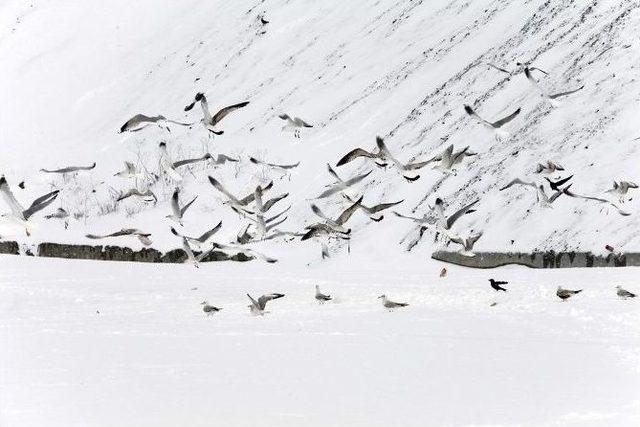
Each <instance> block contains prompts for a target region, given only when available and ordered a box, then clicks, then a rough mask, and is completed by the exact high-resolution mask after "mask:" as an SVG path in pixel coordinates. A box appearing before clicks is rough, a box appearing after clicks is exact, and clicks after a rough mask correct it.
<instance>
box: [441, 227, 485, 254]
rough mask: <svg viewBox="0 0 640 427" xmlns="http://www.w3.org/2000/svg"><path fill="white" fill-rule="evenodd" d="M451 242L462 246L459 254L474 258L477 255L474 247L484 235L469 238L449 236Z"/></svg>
mask: <svg viewBox="0 0 640 427" xmlns="http://www.w3.org/2000/svg"><path fill="white" fill-rule="evenodd" d="M448 237H449V240H450V241H451V242H453V243H457V244H459V245H462V248H460V250H459V251H458V253H459V254H460V255H462V256H466V257H470V258H473V257H475V256H476V254H474V253H473V245H475V243H476V242H477V241H478V240H479V239H480V237H482V233H478V234H474V235H471V236H469V237H467V238H463V237H459V236H448Z"/></svg>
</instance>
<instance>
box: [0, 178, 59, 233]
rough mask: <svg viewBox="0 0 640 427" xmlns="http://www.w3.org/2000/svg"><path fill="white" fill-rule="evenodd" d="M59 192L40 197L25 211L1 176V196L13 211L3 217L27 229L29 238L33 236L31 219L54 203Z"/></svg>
mask: <svg viewBox="0 0 640 427" xmlns="http://www.w3.org/2000/svg"><path fill="white" fill-rule="evenodd" d="M59 192H60V191H59V190H56V191H52V192H50V193H47V194H45V195H44V196H40V197H38V198H37V199H35V200H34V201H33V202H32V203H31V206H29V208H27V209H25V208H23V207H22V205H21V204H20V203H19V202H18V200H16V198H15V196H14V195H13V193H12V192H11V189H10V188H9V184H8V183H7V180H6V179H5V177H4V176H0V195H2V198H3V199H4V201H5V202H6V203H7V205H9V208H10V209H11V213H10V214H3V215H2V216H3V217H7V218H10V219H12V220H13V221H15V222H17V223H19V224H20V225H22V226H23V227H24V228H25V232H26V233H27V236H30V235H31V230H30V228H31V226H32V225H33V224H32V223H31V222H30V221H29V220H30V218H31V217H32V216H33V214H35V213H36V212H38V211H41V210H42V209H44V208H46V207H47V206H49V205H50V204H51V203H53V201H54V200H55V199H56V197H58V193H59Z"/></svg>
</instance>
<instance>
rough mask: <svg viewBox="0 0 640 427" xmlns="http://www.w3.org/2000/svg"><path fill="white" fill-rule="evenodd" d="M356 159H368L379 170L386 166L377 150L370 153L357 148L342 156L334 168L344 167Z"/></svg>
mask: <svg viewBox="0 0 640 427" xmlns="http://www.w3.org/2000/svg"><path fill="white" fill-rule="evenodd" d="M358 158H363V159H370V160H372V161H373V162H374V163H375V164H376V166H378V167H381V168H382V167H385V166H387V162H386V161H385V160H384V159H383V157H382V152H381V151H380V149H379V148H378V150H377V151H375V152H371V151H367V150H365V149H363V148H359V147H358V148H354V149H353V150H351V151H349V152H348V153H347V154H345V155H344V156H342V158H341V159H340V160H338V163H336V166H338V167H340V166H342V165H346V164H347V163H349V162H352V161H354V160H355V159H358Z"/></svg>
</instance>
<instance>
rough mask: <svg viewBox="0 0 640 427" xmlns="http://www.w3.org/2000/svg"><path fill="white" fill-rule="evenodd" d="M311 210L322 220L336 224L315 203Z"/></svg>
mask: <svg viewBox="0 0 640 427" xmlns="http://www.w3.org/2000/svg"><path fill="white" fill-rule="evenodd" d="M311 210H312V211H313V213H314V214H316V215H317V216H319V217H320V218H322V219H324V220H325V221H330V222H334V221H333V220H332V219H331V218H329V217H328V216H326V215H325V214H324V212H322V211H321V210H320V208H319V207H318V206H316V205H314V204H313V203H312V204H311Z"/></svg>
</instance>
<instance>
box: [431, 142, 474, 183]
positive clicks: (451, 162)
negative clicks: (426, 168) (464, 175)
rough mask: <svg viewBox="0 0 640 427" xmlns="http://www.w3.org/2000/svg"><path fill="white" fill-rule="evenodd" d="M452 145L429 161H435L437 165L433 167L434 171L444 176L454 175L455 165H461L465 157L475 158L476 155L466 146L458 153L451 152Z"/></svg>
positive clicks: (455, 172)
mask: <svg viewBox="0 0 640 427" xmlns="http://www.w3.org/2000/svg"><path fill="white" fill-rule="evenodd" d="M453 148H454V147H453V144H451V145H449V146H448V147H447V148H446V149H445V150H444V151H443V153H442V154H441V155H439V156H436V157H434V158H433V159H432V160H430V162H431V161H437V162H438V163H437V164H436V165H435V166H434V167H433V169H435V170H439V171H440V172H443V173H446V174H452V175H456V174H457V170H456V169H455V168H454V167H455V166H456V165H458V164H460V163H462V161H463V160H464V158H465V157H470V156H475V155H477V153H474V152H472V151H469V146H468V145H467V146H466V147H464V148H463V149H462V150H460V151H456V152H454V151H453Z"/></svg>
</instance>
